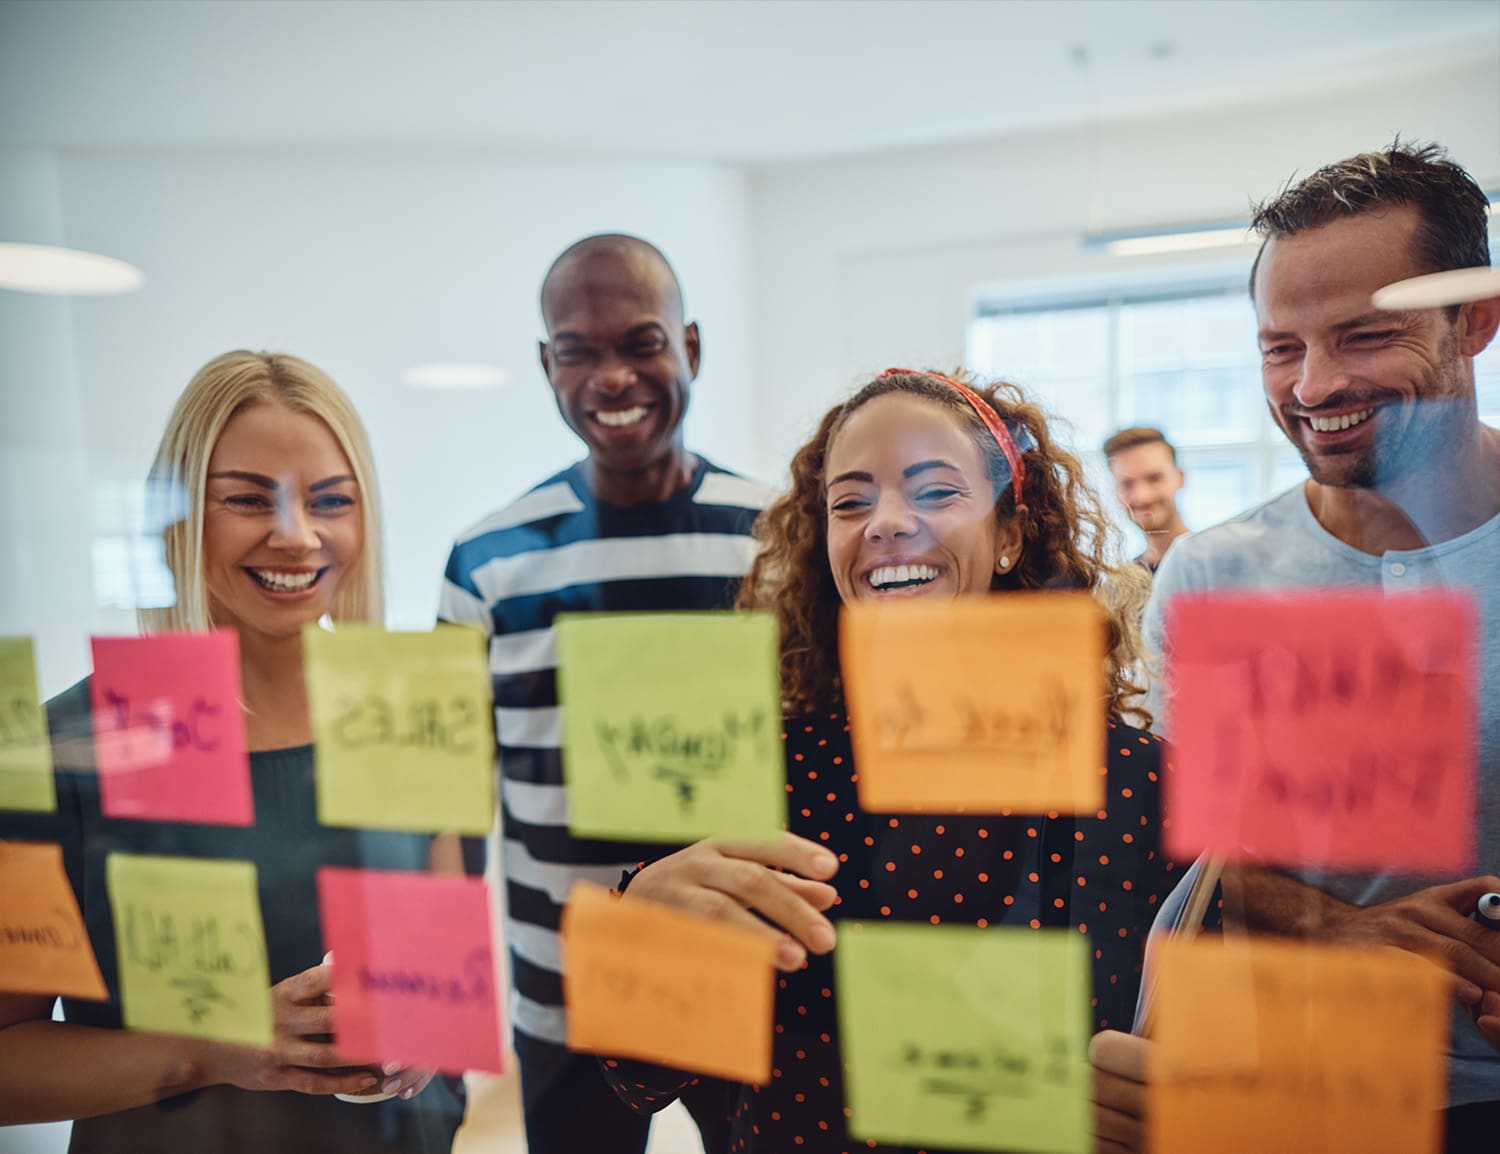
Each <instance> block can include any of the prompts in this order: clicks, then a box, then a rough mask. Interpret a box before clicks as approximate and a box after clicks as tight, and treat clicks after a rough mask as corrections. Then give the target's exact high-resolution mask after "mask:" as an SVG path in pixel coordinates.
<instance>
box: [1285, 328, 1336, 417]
mask: <svg viewBox="0 0 1500 1154" xmlns="http://www.w3.org/2000/svg"><path fill="white" fill-rule="evenodd" d="M1301 370H1302V371H1301V372H1300V373H1299V374H1298V377H1297V383H1296V385H1295V386H1293V388H1292V396H1293V397H1295V398H1296V401H1297V403H1298V404H1299V405H1301V406H1302V407H1303V408H1304V409H1315V408H1317V407H1318V406H1319V405H1322V404H1325V403H1326V402H1327V401H1328V400H1329V399H1330V398H1332V397H1336V396H1337V395H1338V394H1339V393H1341V392H1342V391H1344V390H1345V389H1346V388H1348V387H1349V373H1348V370H1347V369H1345V368H1344V365H1343V362H1342V361H1341V360H1340V359H1339V357H1338V355H1337V354H1336V353H1334V352H1332V351H1329V350H1327V349H1324V348H1322V347H1321V346H1320V345H1318V344H1312V343H1310V344H1309V345H1308V347H1307V349H1306V350H1305V351H1304V352H1303V354H1302V364H1301Z"/></svg>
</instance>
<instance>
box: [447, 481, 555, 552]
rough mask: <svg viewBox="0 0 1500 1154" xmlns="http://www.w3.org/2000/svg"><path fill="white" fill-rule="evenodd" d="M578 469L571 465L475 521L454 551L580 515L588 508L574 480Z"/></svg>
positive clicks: (462, 535)
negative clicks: (529, 526)
mask: <svg viewBox="0 0 1500 1154" xmlns="http://www.w3.org/2000/svg"><path fill="white" fill-rule="evenodd" d="M577 469H578V465H577V464H576V463H575V464H573V465H569V466H568V467H567V468H566V469H563V470H561V471H560V472H557V473H554V474H553V475H552V476H550V477H548V478H547V479H546V480H544V481H540V482H538V483H537V484H535V485H533V486H532V487H531V488H530V489H527V490H526V492H524V493H522V494H521V495H520V496H519V497H517V498H516V499H515V500H514V501H512V502H511V503H510V504H508V505H506V506H505V507H504V508H502V509H497V510H496V511H495V512H493V513H491V514H490V515H489V516H487V517H485V518H483V519H481V520H479V521H476V522H475V523H474V524H472V525H470V526H469V527H468V528H467V529H465V530H464V531H463V532H461V533H460V534H459V535H458V537H457V539H456V540H455V541H454V548H455V549H461V548H465V547H475V546H476V545H479V544H482V543H484V542H486V541H490V542H493V541H494V540H495V535H496V534H503V533H504V531H505V530H507V529H515V528H521V527H525V526H528V525H534V524H536V523H537V522H540V521H548V520H551V519H553V518H556V517H562V516H566V515H567V514H569V513H578V512H581V511H582V510H583V509H584V508H585V505H584V502H583V500H582V499H581V498H580V497H579V496H578V493H577V492H576V490H575V488H574V485H573V481H572V479H573V475H574V473H575V472H576V471H577Z"/></svg>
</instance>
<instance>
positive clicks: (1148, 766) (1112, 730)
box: [1104, 721, 1166, 773]
mask: <svg viewBox="0 0 1500 1154" xmlns="http://www.w3.org/2000/svg"><path fill="white" fill-rule="evenodd" d="M1104 740H1105V741H1106V742H1107V743H1108V745H1107V747H1106V749H1105V760H1106V762H1107V763H1108V765H1109V770H1110V772H1111V773H1114V772H1115V770H1116V769H1117V768H1118V769H1123V770H1129V771H1131V772H1139V773H1144V772H1146V771H1147V770H1155V769H1156V768H1157V766H1159V765H1160V764H1161V761H1162V757H1163V750H1164V748H1165V744H1166V743H1165V742H1163V741H1162V739H1161V737H1159V736H1158V735H1157V734H1155V733H1151V732H1148V731H1147V730H1144V729H1137V728H1136V727H1135V726H1133V725H1127V724H1126V723H1125V722H1123V721H1110V722H1108V723H1106V727H1105V730H1104Z"/></svg>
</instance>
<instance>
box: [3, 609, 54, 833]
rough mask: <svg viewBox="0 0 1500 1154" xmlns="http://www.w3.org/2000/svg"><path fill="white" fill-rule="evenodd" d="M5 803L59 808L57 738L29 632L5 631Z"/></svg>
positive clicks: (38, 810)
mask: <svg viewBox="0 0 1500 1154" xmlns="http://www.w3.org/2000/svg"><path fill="white" fill-rule="evenodd" d="M0 809H20V810H29V811H31V812H33V813H52V812H53V811H54V810H56V809H57V787H56V786H55V785H54V784H53V781H52V743H51V742H50V741H49V740H48V736H47V715H46V713H45V712H44V711H43V709H42V703H41V699H40V697H39V695H38V694H37V691H36V661H35V659H34V656H33V654H32V646H31V638H29V637H0Z"/></svg>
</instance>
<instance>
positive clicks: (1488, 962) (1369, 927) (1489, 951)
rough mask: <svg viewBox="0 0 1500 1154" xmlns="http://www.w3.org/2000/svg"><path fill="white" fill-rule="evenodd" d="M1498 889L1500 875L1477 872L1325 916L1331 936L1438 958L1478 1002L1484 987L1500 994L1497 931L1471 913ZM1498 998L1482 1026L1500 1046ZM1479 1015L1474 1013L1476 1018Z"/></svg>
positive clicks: (1467, 997)
mask: <svg viewBox="0 0 1500 1154" xmlns="http://www.w3.org/2000/svg"><path fill="white" fill-rule="evenodd" d="M1492 890H1500V878H1497V877H1478V878H1469V879H1467V880H1465V881H1460V882H1453V883H1451V884H1449V885H1442V886H1432V887H1431V888H1429V889H1425V890H1418V891H1417V892H1416V893H1414V894H1408V895H1407V896H1406V897H1403V898H1395V899H1393V900H1391V901H1388V902H1381V903H1380V904H1379V905H1373V906H1344V907H1343V908H1342V909H1341V910H1338V911H1337V912H1335V913H1334V914H1333V916H1332V917H1331V918H1330V919H1329V923H1328V933H1329V936H1330V937H1332V938H1333V939H1334V940H1337V941H1345V942H1349V943H1351V944H1355V945H1361V944H1363V945H1386V946H1396V947H1398V948H1400V949H1403V950H1410V951H1412V952H1413V953H1417V954H1422V955H1423V956H1425V957H1429V958H1434V959H1436V960H1438V961H1440V962H1442V963H1443V964H1444V965H1445V966H1446V967H1447V968H1448V969H1449V970H1451V971H1452V972H1453V975H1454V992H1455V994H1456V996H1457V997H1458V1000H1459V1001H1460V1002H1462V1003H1463V1004H1464V1005H1466V1006H1469V1007H1471V1008H1476V1007H1478V1006H1479V1005H1480V1002H1481V1000H1482V999H1484V998H1485V993H1486V991H1489V992H1490V995H1491V996H1492V997H1493V998H1496V999H1500V932H1497V931H1495V930H1493V929H1490V928H1488V927H1486V926H1482V925H1480V924H1479V923H1478V922H1476V921H1475V920H1474V919H1473V918H1472V917H1470V916H1469V915H1470V914H1472V913H1473V912H1474V907H1475V906H1476V905H1477V904H1478V902H1479V899H1480V897H1482V896H1483V895H1484V894H1486V893H1489V892H1491V891H1492ZM1497 1015H1500V1000H1497V1001H1494V1002H1492V1003H1491V1006H1490V1009H1489V1011H1488V1013H1487V1014H1486V1015H1484V1016H1485V1017H1487V1018H1488V1019H1489V1022H1488V1025H1487V1026H1485V1025H1481V1026H1480V1030H1481V1032H1482V1033H1484V1035H1485V1037H1486V1038H1488V1039H1489V1041H1490V1044H1491V1045H1493V1046H1495V1048H1496V1049H1500V1044H1497V1042H1500V1017H1497ZM1479 1016H1480V1015H1476V1021H1477V1020H1478V1018H1479Z"/></svg>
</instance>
